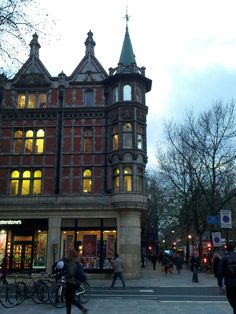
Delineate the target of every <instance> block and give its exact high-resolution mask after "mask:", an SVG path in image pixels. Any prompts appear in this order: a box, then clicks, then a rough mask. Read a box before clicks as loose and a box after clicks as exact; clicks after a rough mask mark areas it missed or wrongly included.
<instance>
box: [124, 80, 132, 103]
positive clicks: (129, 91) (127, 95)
mask: <svg viewBox="0 0 236 314" xmlns="http://www.w3.org/2000/svg"><path fill="white" fill-rule="evenodd" d="M131 99H132V89H131V86H130V85H128V84H127V85H124V87H123V100H124V101H129V100H131Z"/></svg>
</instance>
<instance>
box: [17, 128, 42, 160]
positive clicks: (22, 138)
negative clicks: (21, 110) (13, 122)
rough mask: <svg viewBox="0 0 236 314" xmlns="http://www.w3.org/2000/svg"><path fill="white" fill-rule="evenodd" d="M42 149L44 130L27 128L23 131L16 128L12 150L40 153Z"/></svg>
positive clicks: (18, 152)
mask: <svg viewBox="0 0 236 314" xmlns="http://www.w3.org/2000/svg"><path fill="white" fill-rule="evenodd" d="M43 151H44V130H42V129H40V130H38V131H33V130H28V131H25V132H23V131H22V130H17V131H16V132H15V133H14V138H13V152H14V153H16V154H20V153H22V152H24V153H27V154H30V153H36V154H40V153H43Z"/></svg>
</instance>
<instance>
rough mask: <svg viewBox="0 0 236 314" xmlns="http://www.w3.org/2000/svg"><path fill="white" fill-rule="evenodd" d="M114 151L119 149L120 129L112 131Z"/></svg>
mask: <svg viewBox="0 0 236 314" xmlns="http://www.w3.org/2000/svg"><path fill="white" fill-rule="evenodd" d="M112 149H113V150H116V149H119V131H118V127H114V128H113V130H112Z"/></svg>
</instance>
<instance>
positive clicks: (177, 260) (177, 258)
mask: <svg viewBox="0 0 236 314" xmlns="http://www.w3.org/2000/svg"><path fill="white" fill-rule="evenodd" d="M183 262H184V261H183V258H182V256H180V254H179V252H177V253H176V255H175V257H174V264H175V268H176V270H177V273H178V274H180V273H181V269H182V268H183V266H182V265H183Z"/></svg>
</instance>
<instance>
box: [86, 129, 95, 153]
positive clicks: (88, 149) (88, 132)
mask: <svg viewBox="0 0 236 314" xmlns="http://www.w3.org/2000/svg"><path fill="white" fill-rule="evenodd" d="M92 150H93V129H92V128H84V152H86V153H89V152H92Z"/></svg>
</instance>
